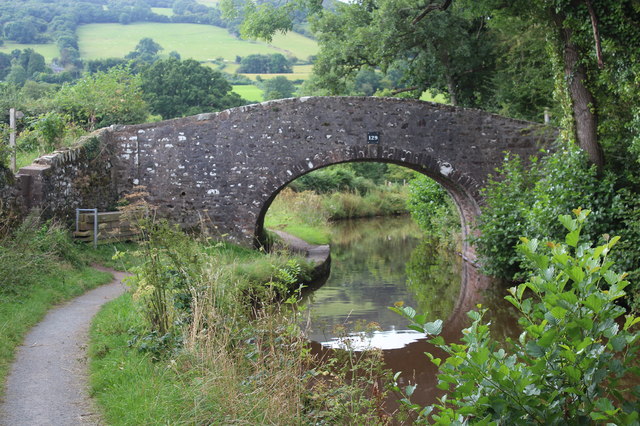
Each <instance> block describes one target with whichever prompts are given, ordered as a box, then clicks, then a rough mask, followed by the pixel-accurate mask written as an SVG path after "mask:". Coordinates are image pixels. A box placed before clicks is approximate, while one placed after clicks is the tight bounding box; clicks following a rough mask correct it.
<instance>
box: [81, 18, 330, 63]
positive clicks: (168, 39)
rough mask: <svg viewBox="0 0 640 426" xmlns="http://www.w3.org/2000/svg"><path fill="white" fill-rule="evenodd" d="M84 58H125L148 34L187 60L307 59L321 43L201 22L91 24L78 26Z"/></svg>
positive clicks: (316, 50) (296, 35)
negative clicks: (266, 38) (243, 34)
mask: <svg viewBox="0 0 640 426" xmlns="http://www.w3.org/2000/svg"><path fill="white" fill-rule="evenodd" d="M77 34H78V45H79V47H80V57H81V58H82V59H99V58H110V57H116V58H122V57H124V56H125V55H126V54H127V53H129V52H130V51H132V50H133V49H134V48H135V46H136V44H137V43H138V41H139V40H140V39H142V38H144V37H149V38H152V39H153V40H154V41H155V42H156V43H159V44H160V45H161V46H162V47H163V48H164V51H163V53H169V52H171V51H176V52H178V53H179V54H180V56H181V57H182V58H183V59H187V58H192V59H196V60H198V61H208V60H213V59H216V58H224V59H225V60H226V61H230V62H235V60H236V56H246V55H250V54H252V53H262V54H269V53H282V54H284V55H285V56H295V57H297V58H298V59H300V60H306V59H307V58H308V57H309V56H311V55H315V54H316V53H317V52H318V45H317V43H316V42H315V41H314V40H312V39H310V38H308V37H305V36H302V35H300V34H297V33H288V34H286V35H277V36H276V37H274V39H273V43H271V44H266V43H264V42H257V41H249V40H241V39H239V38H237V37H234V36H233V35H231V34H229V32H228V31H227V30H226V29H224V28H220V27H215V26H211V25H198V24H159V23H138V24H129V25H120V24H89V25H82V26H80V27H78V29H77Z"/></svg>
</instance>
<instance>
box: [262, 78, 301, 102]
mask: <svg viewBox="0 0 640 426" xmlns="http://www.w3.org/2000/svg"><path fill="white" fill-rule="evenodd" d="M262 85H263V87H264V99H265V100H271V99H283V98H290V97H292V96H293V92H295V90H296V86H295V85H294V84H293V83H292V82H291V81H290V80H289V79H288V78H287V77H284V76H281V75H279V76H278V77H275V78H270V79H269V80H264V82H263V83H262Z"/></svg>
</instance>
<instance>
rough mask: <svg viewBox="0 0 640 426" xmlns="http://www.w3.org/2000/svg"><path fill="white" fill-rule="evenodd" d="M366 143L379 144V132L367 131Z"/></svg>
mask: <svg viewBox="0 0 640 426" xmlns="http://www.w3.org/2000/svg"><path fill="white" fill-rule="evenodd" d="M367 143H368V144H375V145H377V144H379V143H380V133H379V132H368V133H367Z"/></svg>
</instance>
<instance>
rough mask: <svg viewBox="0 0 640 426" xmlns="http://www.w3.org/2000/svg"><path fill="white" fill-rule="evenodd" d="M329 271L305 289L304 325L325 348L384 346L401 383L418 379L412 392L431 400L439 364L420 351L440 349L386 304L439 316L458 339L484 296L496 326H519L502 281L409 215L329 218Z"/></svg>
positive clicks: (506, 329)
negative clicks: (428, 235) (433, 238)
mask: <svg viewBox="0 0 640 426" xmlns="http://www.w3.org/2000/svg"><path fill="white" fill-rule="evenodd" d="M330 226H331V241H332V243H331V257H332V263H331V273H330V276H329V277H328V278H327V280H326V282H324V283H322V284H321V285H319V286H315V287H312V288H310V289H309V291H307V292H306V294H305V300H304V301H305V305H306V307H307V311H306V313H305V320H304V322H305V328H306V330H307V335H308V337H309V339H310V340H312V341H313V342H316V343H317V344H320V345H322V347H323V348H324V349H325V350H326V349H338V350H339V349H341V348H345V347H349V348H351V349H354V350H363V349H367V348H379V349H382V350H383V353H384V359H385V364H386V367H387V368H389V369H391V370H392V371H393V372H402V374H401V376H400V383H401V384H403V385H408V384H417V388H416V391H415V393H414V396H413V397H412V400H413V401H414V402H417V403H420V404H428V403H430V402H432V401H434V399H435V397H436V396H438V395H440V394H441V391H440V390H438V389H437V388H436V387H435V385H436V384H437V382H436V372H437V371H436V367H435V366H434V365H433V364H432V363H431V362H430V361H429V360H428V358H427V357H426V356H425V354H424V353H425V352H431V353H434V354H436V356H439V355H438V352H437V349H436V348H434V347H433V346H432V345H431V344H429V343H428V342H427V339H426V338H425V336H424V335H422V334H420V333H418V332H415V331H413V330H410V329H408V327H407V322H406V320H404V319H403V318H401V317H400V316H398V315H397V314H395V313H393V312H392V311H390V310H389V309H388V307H389V306H393V305H394V304H395V303H402V304H404V305H405V306H411V307H413V308H415V309H416V310H417V311H418V312H419V313H426V314H427V316H428V318H430V320H435V319H442V320H443V321H444V328H443V332H442V336H443V337H444V338H445V339H446V340H447V341H456V340H458V339H459V338H460V336H461V331H462V329H463V328H464V327H465V326H467V325H468V324H469V322H468V319H467V316H466V312H467V311H469V310H470V309H473V308H475V307H476V305H477V304H479V303H482V304H483V305H484V306H485V307H487V308H488V309H489V316H488V317H486V319H487V320H488V321H491V323H492V328H493V331H494V332H495V333H497V334H499V335H513V334H514V333H515V332H516V329H515V325H516V321H515V317H514V314H513V310H512V309H510V305H509V304H508V303H507V302H506V301H504V299H503V298H502V296H503V295H502V293H503V292H504V290H503V287H502V286H500V285H493V284H495V283H492V282H491V281H490V280H489V278H487V277H485V276H483V275H481V274H480V273H479V271H477V269H476V268H475V267H473V266H472V265H470V264H469V263H468V262H465V261H464V260H462V258H461V257H460V256H459V255H458V254H456V253H452V252H449V251H446V250H442V249H439V248H438V247H436V246H435V245H434V244H433V243H431V242H430V241H428V240H426V239H424V238H423V237H422V235H421V232H420V230H419V228H418V227H417V225H416V224H415V222H414V221H413V220H412V219H411V218H410V217H409V216H404V217H385V218H375V219H359V220H351V221H339V222H334V223H332V224H331V225H330Z"/></svg>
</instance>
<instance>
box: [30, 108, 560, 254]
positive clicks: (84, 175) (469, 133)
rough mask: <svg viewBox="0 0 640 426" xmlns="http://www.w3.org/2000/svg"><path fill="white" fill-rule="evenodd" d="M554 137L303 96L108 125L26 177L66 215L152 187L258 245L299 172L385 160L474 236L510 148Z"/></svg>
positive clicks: (481, 116)
mask: <svg viewBox="0 0 640 426" xmlns="http://www.w3.org/2000/svg"><path fill="white" fill-rule="evenodd" d="M556 136H557V133H556V130H555V129H552V128H550V127H548V126H543V125H540V124H535V123H530V122H525V121H520V120H513V119H509V118H504V117H500V116H497V115H494V114H489V113H486V112H482V111H479V110H470V109H463V108H457V107H452V106H447V105H440V104H433V103H427V102H421V101H415V100H403V99H391V98H371V97H368V98H363V97H308V98H293V99H284V100H279V101H271V102H265V103H262V104H255V105H249V106H245V107H240V108H234V109H230V110H226V111H222V112H219V113H211V114H201V115H197V116H193V117H187V118H181V119H174V120H167V121H162V122H158V123H148V124H140V125H131V126H112V127H109V128H106V129H102V130H99V131H97V132H95V133H94V134H92V135H90V136H88V137H85V138H84V139H83V141H82V143H81V144H80V145H79V147H77V148H74V149H69V150H65V151H58V152H55V153H53V154H51V155H47V156H44V157H41V158H40V159H38V160H37V161H36V162H35V163H34V164H32V165H31V166H28V167H25V168H23V169H21V170H20V172H19V174H18V186H19V187H20V189H21V192H22V195H23V196H24V198H25V200H26V204H27V206H28V207H35V206H40V207H41V208H43V209H44V211H45V212H47V213H48V214H49V215H54V216H58V217H66V218H70V217H73V212H74V210H75V208H77V207H80V208H93V207H98V208H100V209H101V210H106V209H108V208H113V206H114V205H115V204H116V202H117V200H118V199H121V198H122V197H123V195H125V194H127V193H130V192H131V191H133V190H134V187H136V186H143V187H144V190H145V191H146V192H147V193H148V194H149V199H148V201H149V202H150V203H151V204H152V205H155V206H156V207H157V208H158V212H159V214H160V215H162V216H165V217H168V218H170V219H172V220H173V221H175V222H178V223H180V224H182V225H183V226H185V227H193V226H200V225H201V224H204V225H206V226H207V227H209V228H210V229H214V230H215V231H216V232H217V233H219V234H222V235H226V236H228V238H230V239H233V240H235V241H237V242H240V243H243V244H245V245H249V244H253V243H254V242H255V239H256V237H257V236H259V235H261V231H262V226H263V219H264V215H265V212H266V211H267V209H268V207H269V205H270V203H271V202H272V200H273V199H274V197H275V196H276V195H277V193H278V192H279V191H280V190H281V189H282V188H283V187H284V186H286V185H287V184H288V183H289V182H291V181H292V180H294V179H296V178H297V177H299V176H302V175H303V174H305V173H308V172H310V171H312V170H315V169H318V168H321V167H325V166H329V165H332V164H337V163H343V162H349V161H381V162H389V163H394V164H399V165H403V166H406V167H409V168H411V169H414V170H417V171H418V172H421V173H424V174H425V175H427V176H429V177H430V178H433V179H434V180H436V181H437V182H438V183H440V184H441V185H442V186H443V187H445V188H446V189H447V190H448V192H449V193H450V194H451V196H452V197H453V199H454V200H455V203H456V205H457V206H458V208H459V211H460V213H461V215H460V216H461V218H462V227H463V231H464V232H465V233H468V232H470V229H471V228H470V226H471V223H472V222H473V220H474V218H475V216H476V215H477V214H478V213H479V211H480V206H481V205H482V196H481V193H480V190H481V189H482V187H483V186H484V185H485V184H486V182H487V177H488V175H489V174H490V173H492V172H494V170H495V168H496V167H497V166H499V165H500V163H501V161H502V159H503V157H504V154H503V153H504V152H505V151H510V152H513V153H515V154H518V155H520V156H522V157H523V158H528V157H529V156H530V155H534V154H536V153H538V152H539V150H540V148H541V147H544V146H548V145H549V144H550V143H551V142H552V141H553V140H554V139H555V138H556ZM465 251H466V254H467V255H469V256H470V257H472V258H473V257H474V256H473V250H472V248H469V247H467V248H466V249H465Z"/></svg>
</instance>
